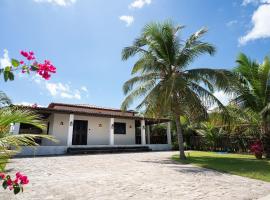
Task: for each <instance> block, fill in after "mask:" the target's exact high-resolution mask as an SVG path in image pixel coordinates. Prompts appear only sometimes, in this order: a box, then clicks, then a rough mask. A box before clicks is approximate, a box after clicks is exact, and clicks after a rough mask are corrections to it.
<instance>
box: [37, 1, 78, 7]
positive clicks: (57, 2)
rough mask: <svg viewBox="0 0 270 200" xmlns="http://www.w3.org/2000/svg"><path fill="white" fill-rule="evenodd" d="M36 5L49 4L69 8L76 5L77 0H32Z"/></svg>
mask: <svg viewBox="0 0 270 200" xmlns="http://www.w3.org/2000/svg"><path fill="white" fill-rule="evenodd" d="M34 1H35V2H38V3H51V4H55V5H58V6H69V5H71V4H74V3H76V1H77V0H34Z"/></svg>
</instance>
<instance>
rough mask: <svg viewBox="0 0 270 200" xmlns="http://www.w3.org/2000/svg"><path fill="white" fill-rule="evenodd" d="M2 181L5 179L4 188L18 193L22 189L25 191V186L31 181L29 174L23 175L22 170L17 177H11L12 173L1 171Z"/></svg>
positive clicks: (0, 177)
mask: <svg viewBox="0 0 270 200" xmlns="http://www.w3.org/2000/svg"><path fill="white" fill-rule="evenodd" d="M0 181H3V183H2V187H3V188H4V189H7V188H8V189H9V190H13V192H14V194H18V193H19V192H20V191H21V192H23V186H24V185H27V184H28V183H29V180H28V178H27V176H24V175H22V174H21V173H20V172H17V173H16V178H15V179H14V180H12V179H11V177H10V175H5V174H4V173H0Z"/></svg>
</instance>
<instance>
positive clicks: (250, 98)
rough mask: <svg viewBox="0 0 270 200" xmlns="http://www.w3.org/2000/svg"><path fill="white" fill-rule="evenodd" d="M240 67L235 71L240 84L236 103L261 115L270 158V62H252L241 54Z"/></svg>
mask: <svg viewBox="0 0 270 200" xmlns="http://www.w3.org/2000/svg"><path fill="white" fill-rule="evenodd" d="M236 62H237V64H238V66H236V67H235V69H234V71H235V72H236V74H237V75H238V80H239V84H237V85H236V87H234V89H235V93H236V98H235V99H234V101H235V102H236V104H238V105H239V106H240V107H242V108H248V109H250V110H252V111H254V112H257V113H260V114H261V122H262V123H261V128H262V131H263V141H264V148H265V151H266V156H267V157H268V158H270V60H269V57H265V58H264V61H263V63H258V62H257V61H254V60H251V59H250V58H248V57H247V56H246V55H245V54H243V53H241V54H239V56H238V58H237V60H236Z"/></svg>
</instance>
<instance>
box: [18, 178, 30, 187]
mask: <svg viewBox="0 0 270 200" xmlns="http://www.w3.org/2000/svg"><path fill="white" fill-rule="evenodd" d="M20 180H21V184H23V185H26V184H28V183H29V180H28V178H27V176H21V177H20Z"/></svg>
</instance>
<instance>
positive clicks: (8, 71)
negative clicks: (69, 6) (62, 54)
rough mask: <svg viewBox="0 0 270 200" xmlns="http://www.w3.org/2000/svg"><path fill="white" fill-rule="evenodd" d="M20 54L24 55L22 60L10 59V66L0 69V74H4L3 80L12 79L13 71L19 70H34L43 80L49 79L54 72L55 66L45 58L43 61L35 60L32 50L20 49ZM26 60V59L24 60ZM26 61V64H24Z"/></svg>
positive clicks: (27, 71) (28, 71)
mask: <svg viewBox="0 0 270 200" xmlns="http://www.w3.org/2000/svg"><path fill="white" fill-rule="evenodd" d="M20 54H21V55H22V56H23V57H24V60H25V61H24V60H21V61H19V60H17V59H14V58H12V59H11V66H6V67H5V68H3V69H0V74H3V75H4V80H5V81H8V80H10V81H13V80H14V72H15V71H21V72H22V73H28V74H30V72H31V71H32V72H36V73H37V74H38V75H40V76H41V77H42V78H44V79H45V80H49V79H50V77H51V74H52V73H56V67H55V66H54V65H53V64H52V63H51V62H50V61H49V60H45V61H44V62H43V63H39V62H38V61H37V60H36V57H35V54H34V52H33V51H29V52H27V51H21V52H20ZM26 60H27V61H26ZM26 63H28V64H26Z"/></svg>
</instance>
